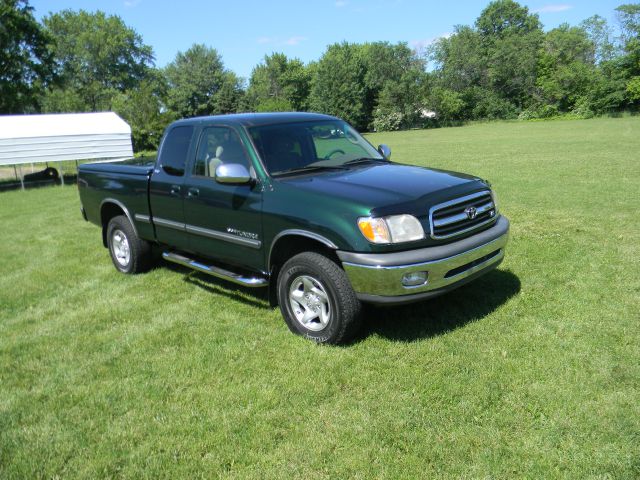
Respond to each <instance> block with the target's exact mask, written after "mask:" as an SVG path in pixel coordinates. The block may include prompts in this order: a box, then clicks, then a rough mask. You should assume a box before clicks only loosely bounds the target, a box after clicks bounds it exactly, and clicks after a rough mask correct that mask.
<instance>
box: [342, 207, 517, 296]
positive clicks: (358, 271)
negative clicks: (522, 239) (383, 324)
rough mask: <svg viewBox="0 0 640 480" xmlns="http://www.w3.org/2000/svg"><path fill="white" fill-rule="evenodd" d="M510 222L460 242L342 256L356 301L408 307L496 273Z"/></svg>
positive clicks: (343, 254) (507, 237) (506, 221)
mask: <svg viewBox="0 0 640 480" xmlns="http://www.w3.org/2000/svg"><path fill="white" fill-rule="evenodd" d="M508 239H509V220H507V219H506V218H505V217H503V216H501V217H500V218H498V221H497V222H496V223H495V224H494V225H493V226H492V227H491V228H489V229H487V230H484V231H483V232H480V233H478V234H476V235H473V236H471V237H468V238H465V239H463V240H458V241H457V242H453V243H449V244H447V245H439V246H435V247H428V248H421V249H417V250H409V251H406V252H394V253H378V254H375V253H355V252H344V251H338V252H337V253H338V257H339V258H340V260H341V261H342V265H343V267H344V270H345V272H346V273H347V276H348V277H349V280H350V281H351V285H352V286H353V289H354V290H355V292H356V294H357V296H358V298H359V299H360V300H362V301H364V302H369V303H378V304H387V305H394V304H401V303H410V302H415V301H419V300H424V299H426V298H431V297H434V296H437V295H441V294H443V293H446V292H448V291H450V290H453V289H454V288H458V287H459V286H461V285H464V284H465V283H467V282H469V281H471V280H473V279H475V278H477V277H479V276H481V275H483V274H484V273H486V272H488V271H490V270H493V269H494V268H496V267H497V266H498V265H499V264H500V262H502V259H503V258H504V249H505V246H506V244H507V241H508ZM412 272H427V281H426V282H425V283H423V284H421V285H417V286H404V285H403V283H402V279H403V277H404V276H405V275H406V274H408V273H412Z"/></svg>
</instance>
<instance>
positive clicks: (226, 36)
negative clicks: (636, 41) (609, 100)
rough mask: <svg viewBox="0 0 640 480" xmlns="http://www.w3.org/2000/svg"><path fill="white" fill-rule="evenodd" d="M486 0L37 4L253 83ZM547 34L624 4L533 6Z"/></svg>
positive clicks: (439, 23)
mask: <svg viewBox="0 0 640 480" xmlns="http://www.w3.org/2000/svg"><path fill="white" fill-rule="evenodd" d="M488 3H489V1H488V0H482V1H481V0H450V1H448V2H444V1H431V0H423V1H419V0H368V1H367V0H307V1H305V0H281V1H278V0H262V1H259V0H233V1H229V0H226V1H217V0H209V1H207V0H177V1H176V0H173V1H171V0H155V1H152V0H101V1H100V0H31V1H30V4H31V5H32V6H33V7H34V8H35V14H36V17H37V18H41V17H43V16H45V15H47V14H48V13H49V12H56V11H59V10H63V9H65V8H70V9H74V10H77V9H80V8H83V9H85V10H88V11H94V10H98V9H100V10H103V11H105V12H107V13H109V14H117V15H119V16H121V17H122V18H123V20H124V21H125V23H126V24H127V25H129V26H131V27H133V28H134V29H135V30H136V31H137V32H138V33H140V34H141V35H142V37H143V38H144V41H145V42H146V43H147V44H149V45H151V46H152V47H153V50H154V52H155V56H156V65H157V66H159V67H163V66H165V65H166V64H167V63H169V62H171V60H172V59H173V58H174V57H175V55H176V53H177V52H178V51H184V50H186V49H188V48H189V47H190V46H191V45H192V44H193V43H204V44H206V45H209V46H212V47H215V48H216V49H217V50H218V51H219V52H220V53H221V54H222V57H223V59H224V62H225V65H226V66H227V68H230V69H231V70H233V71H235V72H236V73H237V74H238V75H240V76H242V77H245V78H248V77H249V75H250V74H251V70H252V68H253V67H254V66H255V65H256V64H257V63H258V62H259V61H260V60H261V59H262V58H263V57H264V55H265V54H269V53H271V52H274V51H275V52H283V53H285V54H287V55H288V56H290V57H297V58H300V59H301V60H303V61H304V62H308V61H311V60H316V59H318V58H319V57H320V56H321V55H322V52H324V50H325V48H326V46H327V45H329V44H331V43H334V42H340V41H343V40H347V41H349V42H365V41H377V40H388V41H390V42H394V43H395V42H398V41H406V42H408V43H409V44H410V45H411V46H413V47H415V46H420V45H425V44H427V43H428V42H430V41H432V40H433V39H434V38H437V37H439V36H442V35H446V34H448V33H449V32H451V31H452V29H453V26H454V25H457V24H465V25H469V24H472V23H473V22H474V20H475V19H476V18H477V17H478V15H479V14H480V12H481V11H482V9H483V8H484V7H485V6H486V5H487V4H488ZM520 3H522V4H524V5H527V6H528V7H529V8H530V10H532V11H535V12H537V13H538V14H539V15H540V19H541V21H542V23H543V24H544V26H545V28H546V29H550V28H553V27H555V26H557V25H559V24H561V23H563V22H568V23H570V24H577V23H579V22H580V21H581V20H583V19H585V18H587V17H590V16H591V15H594V14H596V13H597V14H599V15H601V16H603V17H605V18H607V19H608V20H610V22H611V23H614V22H615V16H614V8H615V7H617V6H618V5H620V4H622V3H625V1H623V0H616V1H610V0H579V1H578V0H575V1H570V0H568V1H564V0H560V1H554V0H547V1H545V0H530V1H522V2H520Z"/></svg>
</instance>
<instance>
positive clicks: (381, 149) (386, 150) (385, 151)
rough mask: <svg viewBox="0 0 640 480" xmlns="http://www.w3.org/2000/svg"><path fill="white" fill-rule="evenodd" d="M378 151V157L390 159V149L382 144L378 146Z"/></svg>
mask: <svg viewBox="0 0 640 480" xmlns="http://www.w3.org/2000/svg"><path fill="white" fill-rule="evenodd" d="M378 151H379V152H380V155H382V156H383V157H384V158H386V159H387V160H390V159H391V149H390V148H389V147H388V146H387V145H385V144H384V143H383V144H382V145H378Z"/></svg>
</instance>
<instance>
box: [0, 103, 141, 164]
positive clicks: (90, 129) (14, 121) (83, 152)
mask: <svg viewBox="0 0 640 480" xmlns="http://www.w3.org/2000/svg"><path fill="white" fill-rule="evenodd" d="M131 156H133V147H132V145H131V127H129V125H128V124H127V122H125V121H124V120H122V119H121V118H120V117H119V116H118V115H116V114H115V113H113V112H101V113H68V114H67V113H60V114H51V115H3V116H0V165H14V164H21V163H39V162H59V161H64V160H85V159H92V160H115V159H124V158H128V157H131Z"/></svg>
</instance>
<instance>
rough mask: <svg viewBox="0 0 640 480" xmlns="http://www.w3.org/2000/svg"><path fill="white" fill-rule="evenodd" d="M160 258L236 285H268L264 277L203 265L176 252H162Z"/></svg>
mask: <svg viewBox="0 0 640 480" xmlns="http://www.w3.org/2000/svg"><path fill="white" fill-rule="evenodd" d="M162 258H164V259H165V260H167V261H169V262H172V263H177V264H178V265H182V266H184V267H188V268H192V269H194V270H197V271H199V272H203V273H208V274H209V275H213V276H214V277H217V278H221V279H223V280H227V281H229V282H233V283H237V284H238V285H244V286H245V287H253V288H255V287H266V286H267V285H269V281H268V280H267V279H266V278H264V277H249V276H245V275H241V274H239V273H234V272H230V271H229V270H225V269H224V268H220V267H216V266H214V265H205V264H204V263H201V262H199V261H197V260H194V259H192V258H188V257H185V256H184V255H180V254H178V253H174V252H163V254H162Z"/></svg>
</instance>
